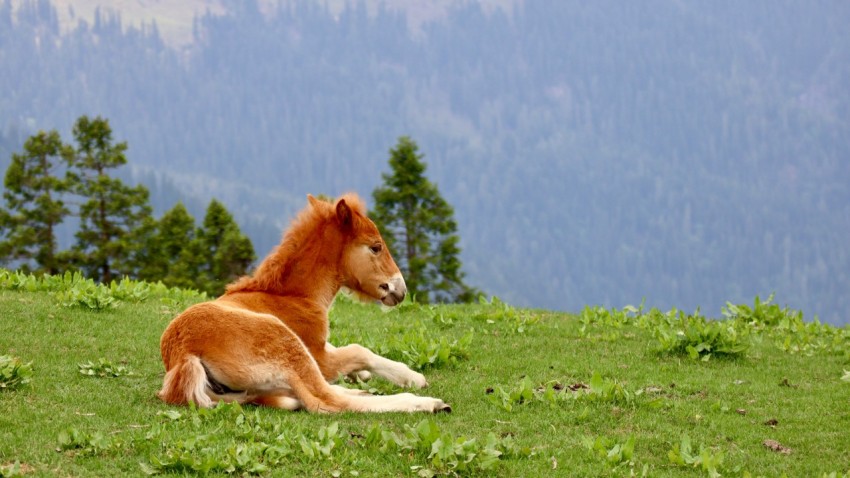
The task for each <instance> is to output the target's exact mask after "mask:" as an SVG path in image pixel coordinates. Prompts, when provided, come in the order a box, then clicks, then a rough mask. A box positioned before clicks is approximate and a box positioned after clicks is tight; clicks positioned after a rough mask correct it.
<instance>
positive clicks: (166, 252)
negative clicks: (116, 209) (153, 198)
mask: <svg viewBox="0 0 850 478" xmlns="http://www.w3.org/2000/svg"><path fill="white" fill-rule="evenodd" d="M141 257H142V258H143V260H142V262H143V264H142V267H141V268H140V269H139V273H138V276H139V278H140V279H143V280H146V281H150V282H156V281H162V283H163V284H165V285H167V286H169V287H184V288H192V289H198V277H199V276H200V273H201V263H202V261H203V260H204V257H203V251H202V249H201V247H200V242H199V241H198V240H197V239H196V230H195V219H194V218H193V217H192V215H191V214H189V211H187V210H186V206H184V205H183V203H177V204H176V205H175V206H174V207H173V208H171V210H169V211H167V212H166V213H165V214H163V215H162V217H161V218H160V219H159V221H156V225H155V227H154V229H153V230H152V231H151V232H150V233H149V234H148V237H147V240H146V241H145V242H144V251H143V252H142V254H141Z"/></svg>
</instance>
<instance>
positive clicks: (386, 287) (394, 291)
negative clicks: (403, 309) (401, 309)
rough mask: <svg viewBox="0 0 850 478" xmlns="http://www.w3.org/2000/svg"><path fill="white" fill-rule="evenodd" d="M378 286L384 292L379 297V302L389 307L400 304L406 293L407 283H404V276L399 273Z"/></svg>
mask: <svg viewBox="0 0 850 478" xmlns="http://www.w3.org/2000/svg"><path fill="white" fill-rule="evenodd" d="M378 287H379V288H380V289H381V291H382V293H383V294H384V295H383V296H382V297H381V303H382V304H384V305H388V306H390V307H392V306H394V305H398V304H400V303H401V301H403V300H404V295H405V294H406V293H407V285H405V283H404V278H403V277H402V276H401V275H397V276H394V277H393V278H392V279H390V280H389V281H387V282H385V283H383V284H381V285H380V286H378Z"/></svg>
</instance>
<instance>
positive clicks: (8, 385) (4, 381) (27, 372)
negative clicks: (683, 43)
mask: <svg viewBox="0 0 850 478" xmlns="http://www.w3.org/2000/svg"><path fill="white" fill-rule="evenodd" d="M32 375H33V373H32V362H30V363H24V362H22V361H21V359H20V358H18V357H12V356H9V355H0V391H2V390H11V389H15V388H18V387H21V386H23V385H26V384H28V383H29V382H30V380H32Z"/></svg>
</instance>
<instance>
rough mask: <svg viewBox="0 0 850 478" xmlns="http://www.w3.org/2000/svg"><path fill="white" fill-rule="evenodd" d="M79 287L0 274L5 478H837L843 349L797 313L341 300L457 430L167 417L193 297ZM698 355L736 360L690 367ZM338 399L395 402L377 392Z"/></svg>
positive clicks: (838, 337) (363, 337)
mask: <svg viewBox="0 0 850 478" xmlns="http://www.w3.org/2000/svg"><path fill="white" fill-rule="evenodd" d="M80 284H81V282H80V281H79V279H78V280H77V281H76V282H75V281H74V280H72V279H70V278H69V279H67V280H64V281H62V280H54V281H53V282H50V283H48V284H46V285H45V284H42V285H37V284H36V285H33V283H32V281H29V282H28V281H27V280H25V279H21V278H17V279H15V278H10V275H9V274H6V275H2V274H0V289H2V290H0V356H9V357H14V358H16V359H17V360H18V362H17V363H19V364H30V363H31V369H32V373H31V375H29V376H28V378H29V379H30V382H29V383H24V384H16V385H15V386H10V387H7V388H5V389H2V390H0V476H7V475H15V474H22V475H23V476H144V474H145V472H146V471H147V472H160V473H162V474H165V475H169V474H172V475H173V474H176V475H184V474H200V473H201V472H200V471H195V470H193V468H195V469H198V470H204V469H207V470H210V471H209V473H210V474H212V475H223V474H225V471H227V470H228V469H229V470H230V471H231V474H236V475H241V474H251V473H256V474H259V475H261V476H345V477H350V476H381V477H383V476H412V477H416V476H431V475H433V474H440V473H442V474H444V475H448V476H454V475H459V476H505V477H513V476H602V475H611V476H629V475H630V474H632V473H633V474H634V475H638V476H640V475H641V474H643V473H646V476H677V477H678V476H695V477H696V476H712V474H714V476H716V474H720V475H722V476H747V474H749V475H750V476H781V475H783V474H787V476H824V475H828V474H830V473H836V474H837V476H842V474H846V473H847V472H848V470H850V454H848V452H847V450H850V433H848V430H850V382H848V378H847V376H848V374H847V372H846V371H847V370H848V369H850V330H848V329H847V328H842V329H837V328H834V327H829V326H823V325H819V324H816V323H812V322H805V323H804V322H802V321H801V320H799V319H800V318H799V317H797V316H796V315H795V313H794V312H793V311H782V310H780V311H776V310H772V311H771V315H770V320H763V319H760V318H759V317H761V316H759V315H758V314H757V313H755V312H754V311H753V310H750V309H746V310H744V312H746V313H742V312H741V311H740V310H738V315H735V314H734V312H735V311H733V310H731V309H730V311H727V317H729V319H728V320H727V321H724V322H722V323H720V324H719V326H718V324H716V323H714V322H713V321H711V320H708V319H705V318H704V317H702V316H700V315H698V314H694V315H684V314H678V313H677V312H675V311H674V312H671V313H667V312H665V313H662V312H659V311H639V310H637V309H627V310H622V311H611V310H605V309H598V308H588V309H586V310H585V311H583V312H582V313H581V314H579V315H570V314H560V313H553V312H546V311H532V310H522V309H515V308H512V307H510V306H508V305H506V304H503V303H501V302H499V301H493V303H482V304H475V305H464V306H435V307H428V306H420V305H415V304H403V305H402V306H400V307H399V308H396V309H394V310H391V311H382V310H381V309H380V308H378V307H376V306H371V305H361V304H355V303H352V302H350V301H348V300H346V299H338V300H337V301H336V303H335V304H334V307H333V310H332V311H331V323H332V325H331V342H334V343H336V344H337V345H339V344H342V343H343V342H345V341H349V340H356V341H359V342H360V343H363V344H364V345H367V346H369V347H372V348H373V349H374V350H376V351H378V352H380V353H382V354H385V355H387V356H389V357H392V358H394V359H398V360H404V361H407V362H409V363H411V364H412V365H414V366H417V367H418V368H420V369H422V370H424V373H425V374H426V376H427V378H428V381H429V383H430V387H429V388H428V389H426V390H424V391H422V392H421V393H427V394H428V395H431V396H435V397H440V398H442V399H444V400H445V401H447V402H448V403H450V404H451V405H452V408H453V413H451V414H440V415H435V416H425V415H421V414H416V415H406V414H352V413H345V414H340V415H311V414H307V413H303V412H294V413H293V412H283V411H278V410H270V409H264V408H257V407H248V406H246V407H243V408H240V407H223V408H220V409H216V410H212V411H198V410H193V409H191V408H188V407H172V406H167V405H165V404H163V403H161V402H160V401H159V400H158V399H156V397H155V393H156V391H157V390H158V389H159V387H160V385H161V381H162V375H163V369H162V364H161V361H160V357H159V337H160V334H161V333H162V331H163V330H164V328H165V326H166V325H167V323H168V322H169V321H170V320H171V318H172V317H173V316H174V315H175V314H177V313H178V312H179V311H180V310H182V309H183V308H185V307H186V306H187V305H189V304H191V303H192V302H194V301H197V300H200V298H199V297H197V296H195V295H193V294H189V293H185V294H184V293H179V292H177V291H168V290H166V289H164V288H157V287H152V288H149V289H145V290H144V291H142V289H144V287H143V286H141V285H134V284H129V283H128V284H125V287H123V288H119V289H113V291H112V292H110V293H109V294H106V293H104V292H103V291H101V292H96V291H89V292H85V293H84V294H82V296H92V297H98V300H97V301H94V302H92V301H90V300H77V299H80V297H78V295H79V294H78V295H74V294H68V293H67V291H68V290H69V289H80V288H82V289H87V288H89V287H90V285H86V286H81V285H80ZM136 287H138V288H136ZM13 289H14V290H13ZM63 290H64V292H62V291H63ZM140 291H141V292H140ZM86 294H88V295H86ZM107 295H108V296H111V297H121V298H122V299H116V301H109V300H103V299H104V297H106V296H107ZM69 297H71V298H73V299H74V300H69ZM760 306H762V305H761V304H760V303H756V307H755V309H757V308H758V307H760ZM717 316H720V313H719V312H718V313H717ZM695 324H696V325H695ZM706 324H707V325H706ZM677 327H682V328H683V329H682V334H683V335H684V337H685V338H682V337H683V335H682V334H679V335H677ZM729 327H732V328H733V329H734V330H733V332H734V333H732V332H724V330H726V329H728V328H729ZM694 330H695V331H696V332H694ZM689 331H690V332H689ZM697 332H698V333H697ZM728 333H732V335H727V334H728ZM689 334H690V335H689ZM675 336H678V337H679V339H678V340H675V341H674V340H672V339H671V338H670V337H675ZM665 337H666V338H665ZM688 337H690V338H688ZM337 338H339V339H345V340H344V341H343V342H340V341H336V340H335V339H337ZM682 340H693V342H692V343H688V344H685V345H684V346H683V345H682V343H681V341H682ZM744 340H745V342H746V347H744V346H742V344H744V342H743V341H744ZM665 341H666V342H665ZM665 343H666V344H668V345H667V346H665ZM730 343H732V344H733V345H734V347H727V346H726V345H728V344H730ZM670 344H673V345H670ZM688 346H691V347H692V349H693V350H699V351H700V353H689V352H688V351H687V347H688ZM711 347H714V350H721V349H722V350H725V351H726V352H734V353H719V352H718V353H711V354H709V353H702V351H703V350H704V349H707V348H711ZM692 356H693V358H692ZM10 383H11V381H10ZM350 386H359V387H362V388H367V389H373V390H374V391H376V392H378V393H394V392H397V391H398V390H399V389H398V388H396V387H395V386H393V385H391V384H389V383H387V382H385V381H380V380H379V381H372V382H368V383H365V384H352V385H350ZM506 404H507V405H509V406H506ZM767 440H773V441H775V442H778V443H779V444H781V445H782V446H784V447H786V448H788V449H790V454H784V453H781V452H779V451H775V450H772V449H770V448H769V447H768V446H766V445H765V441H767ZM467 460H468V463H466V461H467ZM16 463H17V465H15V464H16ZM228 467H229V468H228Z"/></svg>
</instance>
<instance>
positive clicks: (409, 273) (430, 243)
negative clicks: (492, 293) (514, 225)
mask: <svg viewBox="0 0 850 478" xmlns="http://www.w3.org/2000/svg"><path fill="white" fill-rule="evenodd" d="M418 150H419V147H418V146H417V144H416V143H415V142H414V141H413V140H411V139H410V138H409V137H407V136H402V137H401V138H399V140H398V143H397V145H396V147H395V148H394V149H391V150H390V160H389V164H390V169H391V173H390V174H386V173H384V174H382V175H381V176H382V178H383V180H384V184H383V186H379V187H378V188H376V189H375V191H374V192H373V193H372V195H373V197H374V199H375V208H374V210H373V211H372V213H371V215H370V216H371V218H372V219H373V220H374V221H375V224H376V225H377V226H378V228H379V229H380V231H381V235H382V236H383V237H384V241H385V242H386V243H387V246H388V247H389V248H390V251H391V252H392V254H393V257H394V258H395V259H396V262H397V263H398V265H399V268H400V269H401V270H402V273H403V274H404V278H405V281H406V282H407V288H408V291H409V292H410V293H411V294H413V295H414V296H415V297H416V300H419V301H422V302H429V301H432V300H433V301H437V302H469V301H471V300H473V299H474V298H475V296H476V295H477V291H476V290H475V289H473V288H471V287H469V286H467V285H466V284H464V282H463V272H462V271H461V263H460V259H459V257H458V256H459V254H460V247H459V246H458V242H459V238H458V235H457V223H455V220H454V218H453V216H454V209H453V208H452V207H451V206H450V205H449V204H448V203H447V202H446V201H445V200H444V199H443V198H442V196H440V192H439V191H438V189H437V186H436V185H435V184H433V183H431V181H429V180H428V178H427V177H425V169H426V164H425V162H424V161H422V158H423V156H422V155H421V154H418Z"/></svg>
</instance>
